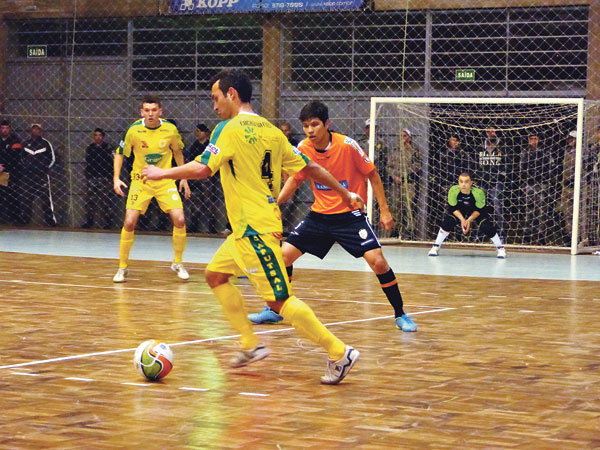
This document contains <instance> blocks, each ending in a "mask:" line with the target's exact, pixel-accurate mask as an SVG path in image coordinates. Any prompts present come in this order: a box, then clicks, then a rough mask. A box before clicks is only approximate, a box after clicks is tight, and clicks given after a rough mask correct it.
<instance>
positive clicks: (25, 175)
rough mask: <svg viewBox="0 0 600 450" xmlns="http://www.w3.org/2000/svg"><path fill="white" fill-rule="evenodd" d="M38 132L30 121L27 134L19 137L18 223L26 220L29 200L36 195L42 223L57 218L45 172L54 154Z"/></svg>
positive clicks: (49, 223) (30, 207)
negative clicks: (20, 140) (40, 206)
mask: <svg viewBox="0 0 600 450" xmlns="http://www.w3.org/2000/svg"><path fill="white" fill-rule="evenodd" d="M42 132H43V130H42V126H41V125H40V124H39V123H34V124H32V125H31V137H30V138H29V139H26V140H25V141H23V152H22V165H21V171H20V174H21V179H20V183H19V186H18V190H19V194H20V195H19V199H20V202H21V203H20V209H21V217H20V223H21V224H23V225H27V224H29V222H30V221H31V216H32V213H33V202H34V200H35V199H38V198H39V199H40V200H41V201H42V208H43V211H44V223H45V224H46V225H47V226H52V227H54V226H56V225H57V220H56V215H55V213H54V203H53V201H52V190H51V187H50V174H49V172H50V168H51V167H52V166H53V165H54V162H55V161H56V157H55V154H54V149H53V148H52V144H51V143H50V141H48V140H46V139H44V138H43V137H42Z"/></svg>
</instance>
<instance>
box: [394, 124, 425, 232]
mask: <svg viewBox="0 0 600 450" xmlns="http://www.w3.org/2000/svg"><path fill="white" fill-rule="evenodd" d="M388 170H389V174H390V177H391V178H392V182H393V185H392V191H391V193H390V195H389V196H388V198H389V201H390V204H391V208H390V209H391V211H392V216H393V217H394V219H395V220H396V221H397V223H398V227H399V229H398V233H397V235H398V236H399V237H401V238H404V239H414V238H416V234H417V221H418V218H417V211H416V205H417V198H418V194H419V186H418V184H419V178H420V172H421V155H420V152H419V149H418V147H417V146H416V145H415V144H414V143H413V140H412V133H411V131H410V130H408V129H404V130H402V137H401V140H400V146H399V148H398V149H397V150H394V151H392V152H390V154H389V156H388ZM394 234H396V233H394Z"/></svg>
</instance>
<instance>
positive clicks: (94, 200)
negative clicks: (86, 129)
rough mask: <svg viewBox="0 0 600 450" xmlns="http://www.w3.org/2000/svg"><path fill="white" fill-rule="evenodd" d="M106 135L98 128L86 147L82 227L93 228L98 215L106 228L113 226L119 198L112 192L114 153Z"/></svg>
mask: <svg viewBox="0 0 600 450" xmlns="http://www.w3.org/2000/svg"><path fill="white" fill-rule="evenodd" d="M105 136H106V134H105V133H104V130H103V129H102V128H96V129H95V130H94V134H93V139H94V142H92V143H91V144H90V145H88V146H87V148H86V149H85V179H86V182H87V198H86V204H85V207H86V208H85V209H86V220H85V223H84V224H82V225H81V228H92V227H93V226H94V224H95V223H96V221H95V218H96V216H102V217H103V224H102V226H103V228H104V229H110V228H112V227H113V223H114V219H115V209H116V204H115V199H116V198H117V197H116V196H115V194H114V193H113V192H111V188H112V185H113V160H114V154H113V151H112V148H111V146H110V145H109V144H108V143H107V142H106V141H105V140H104V138H105ZM98 225H100V224H99V223H98Z"/></svg>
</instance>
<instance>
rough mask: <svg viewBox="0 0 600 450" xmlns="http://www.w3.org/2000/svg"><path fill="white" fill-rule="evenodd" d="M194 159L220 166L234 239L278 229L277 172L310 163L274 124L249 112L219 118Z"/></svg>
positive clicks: (215, 167)
mask: <svg viewBox="0 0 600 450" xmlns="http://www.w3.org/2000/svg"><path fill="white" fill-rule="evenodd" d="M196 161H198V162H200V163H202V164H206V165H207V166H208V167H209V168H210V169H211V171H212V174H213V175H214V174H215V173H216V172H217V171H219V170H220V171H221V184H222V185H223V194H224V196H225V206H226V208H227V217H228V218H229V223H230V224H231V227H232V231H233V234H234V236H235V237H236V238H241V237H245V236H253V235H258V234H267V233H281V232H282V226H281V212H280V211H279V206H277V197H278V196H279V191H280V190H281V172H282V170H283V171H285V172H286V173H287V174H288V175H290V176H292V175H294V174H296V173H297V172H299V171H300V170H302V169H303V168H304V167H306V165H307V164H308V163H309V161H310V160H309V159H308V158H307V157H306V156H304V155H303V154H302V153H300V152H299V151H298V150H297V149H296V148H295V147H293V146H292V145H291V144H290V143H289V142H288V140H287V138H286V137H285V135H284V134H283V133H282V132H281V130H280V129H279V128H277V127H276V126H274V125H273V124H271V123H270V122H269V121H268V120H267V119H265V118H263V117H260V116H259V115H258V114H254V113H240V114H238V115H237V116H236V117H234V118H233V119H230V120H226V121H224V122H220V123H219V124H218V125H217V126H216V127H215V129H214V130H213V132H212V135H211V137H210V143H209V144H208V146H207V147H206V150H205V151H204V153H202V154H201V155H199V156H197V157H196Z"/></svg>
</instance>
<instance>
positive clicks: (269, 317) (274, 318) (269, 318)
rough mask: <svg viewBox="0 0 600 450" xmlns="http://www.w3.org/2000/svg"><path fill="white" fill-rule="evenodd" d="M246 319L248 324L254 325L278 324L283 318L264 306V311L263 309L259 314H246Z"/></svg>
mask: <svg viewBox="0 0 600 450" xmlns="http://www.w3.org/2000/svg"><path fill="white" fill-rule="evenodd" d="M248 319H250V322H252V323H256V324H261V323H279V322H281V321H282V320H283V317H281V316H280V315H279V314H277V313H276V312H275V311H273V310H272V309H271V308H269V307H268V306H265V309H263V310H262V311H261V312H259V313H255V314H248Z"/></svg>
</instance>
